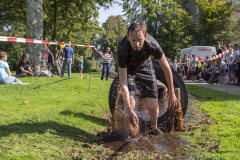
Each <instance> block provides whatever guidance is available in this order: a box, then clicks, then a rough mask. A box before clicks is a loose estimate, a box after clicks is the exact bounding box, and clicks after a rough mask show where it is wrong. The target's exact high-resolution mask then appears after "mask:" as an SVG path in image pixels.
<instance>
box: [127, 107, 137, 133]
mask: <svg viewBox="0 0 240 160" xmlns="http://www.w3.org/2000/svg"><path fill="white" fill-rule="evenodd" d="M128 113H129V118H130V122H131V124H132V126H133V128H137V127H138V123H139V121H138V117H137V115H136V113H135V112H134V111H133V109H132V108H129V110H128Z"/></svg>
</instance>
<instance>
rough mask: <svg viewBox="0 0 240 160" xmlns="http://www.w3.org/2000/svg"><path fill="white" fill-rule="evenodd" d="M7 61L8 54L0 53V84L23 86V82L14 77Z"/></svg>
mask: <svg viewBox="0 0 240 160" xmlns="http://www.w3.org/2000/svg"><path fill="white" fill-rule="evenodd" d="M6 61H7V53H6V52H3V51H2V52H0V84H12V83H16V84H21V83H22V82H21V81H20V80H19V79H17V78H16V77H14V76H12V74H11V71H10V69H9V65H8V63H7V62H6Z"/></svg>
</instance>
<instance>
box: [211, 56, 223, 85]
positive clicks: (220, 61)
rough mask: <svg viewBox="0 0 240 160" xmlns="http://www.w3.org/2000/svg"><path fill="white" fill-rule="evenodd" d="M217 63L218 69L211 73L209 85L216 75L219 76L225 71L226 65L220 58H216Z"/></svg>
mask: <svg viewBox="0 0 240 160" xmlns="http://www.w3.org/2000/svg"><path fill="white" fill-rule="evenodd" d="M217 63H218V64H219V67H218V68H216V69H214V70H213V71H212V76H211V78H210V81H209V83H210V84H212V83H213V82H214V79H215V77H216V74H220V73H222V72H224V71H226V70H227V64H226V63H225V62H224V61H223V60H222V58H218V59H217Z"/></svg>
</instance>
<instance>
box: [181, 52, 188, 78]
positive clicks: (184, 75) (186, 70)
mask: <svg viewBox="0 0 240 160" xmlns="http://www.w3.org/2000/svg"><path fill="white" fill-rule="evenodd" d="M189 62H190V59H189V55H188V53H185V54H184V57H183V60H182V63H183V64H184V70H183V80H184V79H185V80H186V78H187V73H188V66H189Z"/></svg>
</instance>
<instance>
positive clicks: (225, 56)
mask: <svg viewBox="0 0 240 160" xmlns="http://www.w3.org/2000/svg"><path fill="white" fill-rule="evenodd" d="M223 51H224V52H225V54H224V55H223V56H222V60H223V61H224V62H225V63H227V55H228V53H229V52H230V47H229V44H224V45H223Z"/></svg>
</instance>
